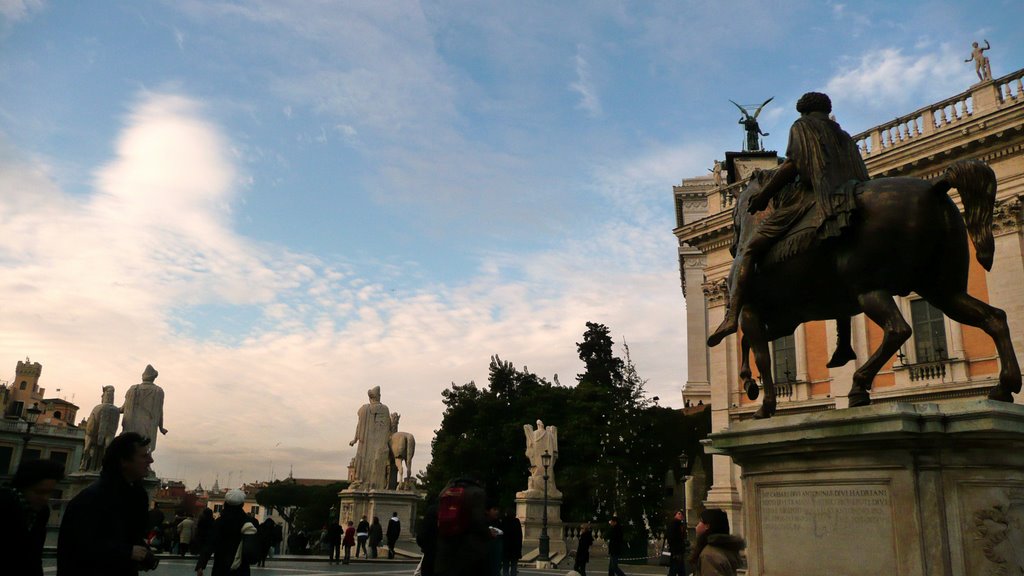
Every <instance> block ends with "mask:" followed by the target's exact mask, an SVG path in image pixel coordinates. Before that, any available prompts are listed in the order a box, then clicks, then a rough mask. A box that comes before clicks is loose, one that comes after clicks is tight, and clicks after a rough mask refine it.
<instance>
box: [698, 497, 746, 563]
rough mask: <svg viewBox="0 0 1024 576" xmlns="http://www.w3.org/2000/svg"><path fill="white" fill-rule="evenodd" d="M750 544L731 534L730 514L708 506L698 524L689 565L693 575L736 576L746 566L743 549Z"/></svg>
mask: <svg viewBox="0 0 1024 576" xmlns="http://www.w3.org/2000/svg"><path fill="white" fill-rule="evenodd" d="M746 547H747V543H746V542H745V541H744V540H743V538H741V537H739V536H733V535H732V534H730V533H729V517H728V516H727V515H726V514H725V512H724V511H723V510H721V509H719V508H708V509H706V510H704V512H702V513H701V515H700V522H698V523H697V545H696V546H694V549H693V555H692V556H690V564H691V566H693V574H694V576H736V571H737V570H739V569H740V568H742V567H743V559H742V558H741V557H740V552H741V551H742V550H743V549H744V548H746Z"/></svg>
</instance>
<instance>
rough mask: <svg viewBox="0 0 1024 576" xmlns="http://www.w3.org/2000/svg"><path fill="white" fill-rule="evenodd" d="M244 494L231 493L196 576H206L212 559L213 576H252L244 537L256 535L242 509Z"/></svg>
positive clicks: (203, 554)
mask: <svg viewBox="0 0 1024 576" xmlns="http://www.w3.org/2000/svg"><path fill="white" fill-rule="evenodd" d="M243 504H245V492H242V491H241V490H238V489H235V490H229V491H228V493H227V494H225V495H224V509H223V510H221V513H220V518H217V520H216V521H215V522H214V523H213V533H212V534H211V537H210V539H209V540H208V541H207V542H206V546H205V547H204V549H203V550H202V551H201V553H200V555H199V562H197V563H196V574H197V576H203V570H205V569H206V563H207V562H209V561H210V556H213V571H212V575H213V576H249V562H248V561H247V559H246V558H244V554H243V543H242V540H243V537H245V536H249V535H255V534H256V522H255V521H254V520H253V519H252V518H251V517H249V516H248V515H247V514H246V513H245V511H244V510H243V509H242V505H243Z"/></svg>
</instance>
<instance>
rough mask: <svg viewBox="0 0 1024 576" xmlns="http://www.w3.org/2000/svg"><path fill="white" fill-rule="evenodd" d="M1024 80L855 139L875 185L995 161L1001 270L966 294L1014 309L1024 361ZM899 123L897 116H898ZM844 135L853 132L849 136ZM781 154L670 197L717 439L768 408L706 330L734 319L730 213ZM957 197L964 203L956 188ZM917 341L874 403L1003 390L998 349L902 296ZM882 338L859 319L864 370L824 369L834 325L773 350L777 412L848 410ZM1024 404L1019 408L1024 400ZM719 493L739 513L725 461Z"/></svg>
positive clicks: (693, 357)
mask: <svg viewBox="0 0 1024 576" xmlns="http://www.w3.org/2000/svg"><path fill="white" fill-rule="evenodd" d="M1022 79H1024V70H1018V71H1016V72H1014V73H1012V74H1008V75H1006V76H1003V77H1001V78H998V79H995V80H992V81H987V82H983V83H979V84H976V85H974V86H972V87H970V88H969V89H968V90H966V91H965V92H962V93H960V94H957V95H955V96H952V97H950V98H947V99H945V100H942V101H941V102H936V103H934V104H930V105H928V106H924V107H922V108H920V109H918V110H916V111H914V112H912V113H910V114H905V115H903V116H900V117H898V118H897V119H896V120H894V121H892V122H889V123H886V124H882V125H879V126H875V127H873V128H870V129H868V130H865V131H863V132H860V133H859V134H856V135H855V136H854V139H855V141H856V142H857V144H858V146H859V148H860V150H861V154H862V156H863V158H864V160H865V163H866V164H867V167H868V171H869V172H870V174H871V176H872V177H884V176H913V177H919V178H935V177H938V176H940V175H941V174H942V172H943V170H944V169H945V168H946V166H948V165H950V164H952V163H953V162H955V161H958V160H963V159H972V158H973V159H980V160H983V161H985V162H987V163H988V164H989V165H990V166H991V167H992V169H993V170H994V171H995V173H996V176H997V179H998V193H997V201H996V212H995V218H994V222H993V228H994V234H995V242H996V250H995V263H994V265H993V267H992V271H991V272H989V273H986V272H985V271H984V269H982V268H981V266H980V265H979V264H978V263H977V262H976V261H975V260H974V258H973V246H972V247H971V249H972V258H971V268H970V279H969V288H968V290H969V292H970V294H971V295H973V296H974V297H976V298H979V299H981V300H984V301H986V302H989V303H990V304H992V305H994V306H996V307H999V308H1002V309H1003V310H1005V311H1006V313H1007V316H1008V322H1009V324H1010V328H1011V332H1012V336H1013V343H1014V348H1015V350H1016V351H1017V356H1018V358H1019V359H1020V360H1024V236H1022V234H1021V224H1022V210H1021V206H1022V202H1024V85H1022ZM893 112H894V113H898V111H895V110H894V111H893ZM844 128H846V129H847V131H851V132H852V130H851V128H853V130H856V127H850V126H844ZM778 162H779V159H778V157H777V155H776V154H775V153H762V154H761V155H750V154H744V153H727V154H726V162H725V167H726V170H727V174H728V178H727V179H726V181H725V182H723V184H722V186H720V187H719V186H716V185H715V183H714V180H713V179H712V177H710V176H705V177H698V178H689V179H685V180H683V181H682V183H681V184H680V185H678V186H674V187H673V196H674V200H675V214H676V222H677V227H676V228H675V230H674V233H675V235H676V237H677V238H678V241H679V269H680V278H681V282H682V288H683V295H684V298H685V300H686V328H687V366H688V371H689V373H688V377H687V382H686V385H685V387H684V389H683V398H684V400H685V401H686V402H688V403H691V404H696V403H698V402H700V401H702V402H703V403H704V404H711V409H712V430H713V431H717V430H722V429H725V428H728V427H729V425H730V424H731V423H732V422H736V421H739V420H743V419H746V418H750V417H752V414H753V412H754V411H755V410H756V409H757V408H758V406H759V403H760V402H759V401H750V400H748V399H747V397H746V395H745V394H744V393H743V389H742V383H741V380H740V378H739V375H738V372H739V365H740V358H739V355H740V352H739V343H738V341H737V338H736V336H735V335H733V336H730V337H729V338H727V339H726V340H725V341H724V342H723V343H722V344H721V345H719V346H717V347H715V348H712V349H709V348H708V347H707V346H706V344H705V341H706V339H707V335H708V333H709V329H711V328H714V327H715V326H717V325H718V324H719V322H720V321H721V320H722V318H723V316H724V312H725V301H726V298H725V297H726V288H725V279H726V277H727V275H728V273H729V269H730V266H731V263H732V256H731V255H730V253H729V246H730V244H731V240H732V233H733V224H732V210H733V207H734V202H735V200H734V198H735V195H736V193H737V192H738V191H739V190H740V189H741V188H742V187H743V186H744V185H745V183H746V181H745V178H747V177H749V174H750V171H751V170H752V169H753V168H754V167H758V166H760V167H773V166H775V165H776V164H777V163H778ZM950 195H951V197H952V198H953V200H954V201H956V202H957V203H958V205H959V197H958V196H957V194H956V191H955V190H951V191H950ZM897 302H898V304H899V306H900V307H901V309H902V310H903V313H904V316H905V318H906V319H907V322H908V323H909V324H911V326H912V327H913V328H914V336H913V337H912V338H911V339H910V340H909V341H908V342H907V343H906V344H905V345H904V346H903V347H902V349H901V350H900V352H899V353H898V354H897V355H895V356H893V358H891V359H890V360H889V361H888V362H887V363H886V365H885V367H884V368H883V369H882V370H881V372H880V373H879V374H878V376H877V377H876V379H875V382H874V388H873V392H872V401H873V402H875V403H880V402H893V401H897V400H899V401H912V402H913V401H928V402H942V401H944V400H948V399H953V398H966V397H978V398H982V397H984V395H985V394H987V392H988V390H989V389H990V388H991V387H992V386H994V385H995V384H996V380H997V374H998V370H999V360H998V357H997V355H996V351H995V346H994V344H993V343H992V341H991V339H989V338H988V336H987V335H985V334H984V332H982V331H981V330H979V329H976V328H973V327H969V326H961V325H960V324H958V323H956V322H954V321H952V320H950V319H949V318H946V317H945V316H943V315H942V313H941V312H939V311H938V310H937V309H936V308H934V307H933V306H931V305H930V304H928V303H927V302H925V301H923V300H920V299H919V298H918V297H917V296H916V295H915V294H911V295H909V296H908V297H906V298H901V297H897ZM881 339H882V331H881V329H880V328H879V327H878V326H876V325H875V324H874V323H872V322H871V321H870V320H868V319H866V318H865V317H864V315H863V314H861V315H859V316H856V317H855V318H854V319H853V345H854V349H855V351H856V352H857V357H858V358H857V360H856V361H855V362H851V363H849V364H847V365H846V366H844V367H841V368H837V369H829V368H826V367H825V364H826V362H827V361H828V359H829V357H830V356H831V353H832V350H833V347H834V343H835V340H836V327H835V322H834V321H821V322H810V323H807V324H804V325H802V326H800V327H799V328H798V329H797V330H796V332H795V333H794V334H793V335H792V336H789V337H785V338H780V339H778V340H776V341H775V342H773V344H772V356H773V365H774V371H775V373H774V376H775V380H776V382H778V383H779V385H778V390H779V395H780V397H779V407H778V413H779V414H787V413H790V414H791V413H798V412H813V411H822V410H834V409H841V408H846V407H847V406H848V400H847V398H846V394H847V393H848V390H849V388H850V384H851V382H852V376H853V372H854V371H855V370H856V369H857V367H859V366H860V363H861V362H863V361H864V360H866V359H867V357H868V356H869V354H870V351H872V350H874V349H875V348H876V347H877V346H878V345H879V343H880V342H881ZM1021 401H1022V399H1021V396H1018V397H1017V402H1021ZM713 462H714V466H713V476H714V480H713V487H712V489H711V491H710V492H709V494H708V498H707V502H706V504H707V505H708V506H712V507H719V508H723V509H726V510H727V511H729V512H730V516H731V517H732V519H733V522H734V525H735V526H736V527H737V528H738V530H739V531H740V532H742V531H743V526H742V515H740V514H737V512H738V511H739V510H740V509H741V506H742V502H741V500H740V497H739V492H738V488H739V477H740V470H739V468H738V467H737V466H735V465H734V464H733V463H732V462H731V461H730V460H729V459H728V458H727V457H724V456H714V460H713Z"/></svg>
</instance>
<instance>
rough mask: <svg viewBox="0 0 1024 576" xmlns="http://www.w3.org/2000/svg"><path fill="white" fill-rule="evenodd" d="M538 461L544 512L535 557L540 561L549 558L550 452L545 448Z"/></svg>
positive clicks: (545, 560)
mask: <svg viewBox="0 0 1024 576" xmlns="http://www.w3.org/2000/svg"><path fill="white" fill-rule="evenodd" d="M540 462H541V464H543V465H544V513H543V515H541V525H540V551H539V552H540V553H539V554H538V555H537V559H538V560H540V561H542V562H548V561H549V560H550V554H549V552H550V548H549V543H550V538H548V478H549V476H548V467H550V466H551V453H550V452H548V451H547V450H545V451H544V453H543V454H541V455H540Z"/></svg>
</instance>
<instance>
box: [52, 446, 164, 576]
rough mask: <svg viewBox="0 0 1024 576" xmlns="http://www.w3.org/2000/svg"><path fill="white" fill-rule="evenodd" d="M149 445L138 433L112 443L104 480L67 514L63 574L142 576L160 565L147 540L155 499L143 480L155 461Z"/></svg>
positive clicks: (60, 546) (61, 540)
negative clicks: (142, 572)
mask: <svg viewBox="0 0 1024 576" xmlns="http://www.w3.org/2000/svg"><path fill="white" fill-rule="evenodd" d="M149 444H150V442H149V439H148V438H144V437H143V436H141V435H139V434H136V433H134V432H126V433H124V434H121V435H120V436H118V437H117V438H114V439H113V440H112V441H111V442H110V445H109V446H108V447H107V451H106V453H105V454H104V456H103V469H102V471H101V472H100V478H99V480H97V481H96V482H93V483H92V484H90V485H89V486H88V487H86V488H85V489H84V490H82V491H81V492H79V493H78V495H77V496H75V497H74V498H72V499H71V502H69V503H68V507H67V510H65V512H64V519H63V521H62V522H61V525H60V535H59V537H58V539H57V575H58V576H79V575H81V576H94V575H96V574H103V575H105V576H137V574H138V573H139V570H152V569H153V568H155V567H156V559H155V557H154V556H153V553H152V552H151V551H150V550H149V547H148V546H146V542H145V537H146V524H147V510H148V508H149V496H148V495H147V494H146V490H145V488H143V486H142V480H143V479H144V478H146V476H148V475H149V465H150V464H152V463H153V457H152V456H151V455H150V453H149Z"/></svg>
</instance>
